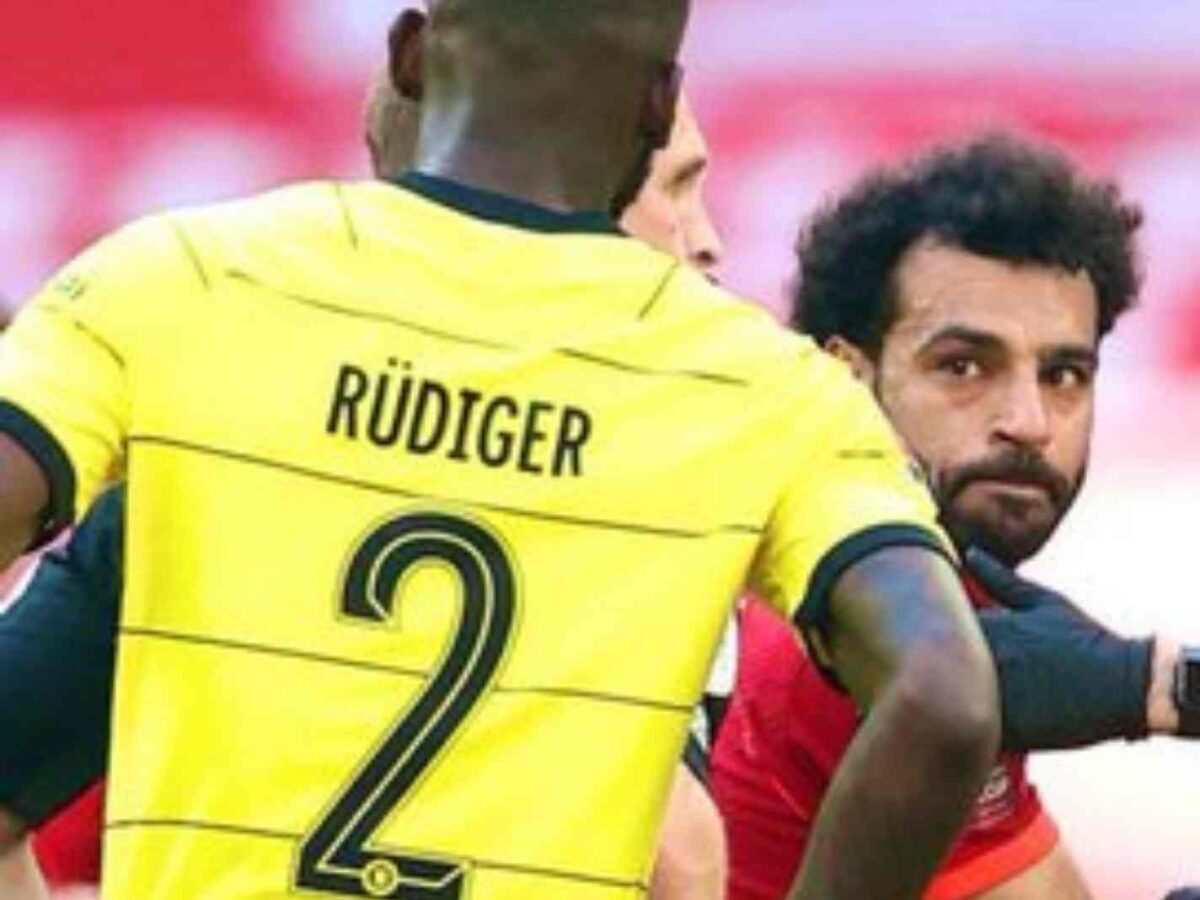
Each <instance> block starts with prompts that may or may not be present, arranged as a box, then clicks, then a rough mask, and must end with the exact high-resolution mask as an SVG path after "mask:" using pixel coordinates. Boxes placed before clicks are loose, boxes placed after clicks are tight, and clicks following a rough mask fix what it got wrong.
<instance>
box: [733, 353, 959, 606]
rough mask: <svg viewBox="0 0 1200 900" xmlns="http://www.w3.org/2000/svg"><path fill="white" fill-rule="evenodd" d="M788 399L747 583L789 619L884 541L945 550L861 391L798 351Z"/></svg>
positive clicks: (914, 472) (888, 433) (898, 452)
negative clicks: (775, 492)
mask: <svg viewBox="0 0 1200 900" xmlns="http://www.w3.org/2000/svg"><path fill="white" fill-rule="evenodd" d="M804 365H805V368H804V370H803V372H802V381H803V383H804V387H803V389H801V391H800V392H799V393H798V394H796V395H795V397H794V399H793V400H792V401H790V403H789V405H790V407H791V408H790V412H789V413H788V418H789V419H790V423H789V427H790V429H791V430H790V431H788V432H785V433H784V436H783V439H782V440H781V447H783V448H786V451H785V452H786V453H787V454H788V456H787V458H785V460H784V464H785V466H788V467H789V471H790V472H791V473H792V474H791V477H790V480H788V481H787V482H786V483H785V484H784V486H783V488H782V490H781V491H780V494H779V496H778V499H777V501H776V504H775V508H774V511H773V513H772V515H771V518H770V520H769V522H768V524H767V532H766V535H765V537H764V541H763V543H762V546H761V548H760V550H759V554H758V557H757V559H756V561H755V565H754V568H753V570H752V573H751V582H750V583H751V588H752V589H753V590H754V591H755V592H756V593H757V594H758V595H759V596H761V597H763V598H764V599H766V600H767V601H768V602H769V603H770V604H771V605H772V606H774V607H775V608H776V609H777V610H778V611H779V612H781V613H783V614H785V615H787V616H789V617H791V618H792V619H793V620H794V621H796V622H797V624H799V625H802V626H804V627H805V628H811V627H813V626H814V625H818V624H820V622H821V621H822V619H823V617H824V615H825V613H826V609H825V604H826V601H827V595H828V593H829V590H830V588H831V587H832V585H833V583H834V582H835V581H836V580H837V578H838V577H839V576H840V575H841V574H842V572H844V571H845V570H846V569H847V568H849V567H850V566H852V565H853V564H854V563H855V562H857V561H858V560H860V559H862V558H863V557H864V556H867V555H868V554H870V553H872V552H874V551H876V550H878V549H881V548H883V547H886V546H897V545H916V546H926V547H929V548H930V549H934V550H936V551H938V552H942V553H951V552H952V551H951V550H950V543H949V540H948V539H947V538H946V537H945V536H944V535H943V534H942V532H941V530H940V528H939V527H938V525H937V518H936V508H935V506H934V504H933V501H932V498H931V497H930V496H929V492H928V490H927V488H926V486H925V483H924V480H923V478H922V476H921V474H920V471H919V469H918V468H917V467H916V465H915V464H914V463H912V462H910V460H909V459H908V457H907V455H906V454H905V452H904V451H903V450H902V449H901V446H900V443H899V439H898V438H897V437H896V435H895V432H894V431H893V430H892V427H891V425H890V424H889V423H888V421H887V419H886V418H885V417H884V415H883V413H882V412H881V411H880V410H879V408H878V406H877V405H876V403H875V401H874V399H873V398H872V397H871V395H870V392H869V391H868V390H867V389H866V388H865V387H864V386H862V385H861V384H859V382H857V381H856V380H855V379H854V378H853V376H852V375H851V374H850V372H849V370H848V369H846V368H845V367H844V366H843V365H842V363H840V362H839V361H837V360H835V359H833V358H832V357H829V356H827V355H826V354H824V353H819V352H818V353H814V354H813V355H812V356H811V357H808V358H806V359H805V360H804Z"/></svg>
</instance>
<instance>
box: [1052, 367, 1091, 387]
mask: <svg viewBox="0 0 1200 900" xmlns="http://www.w3.org/2000/svg"><path fill="white" fill-rule="evenodd" d="M1094 378H1095V375H1094V373H1093V372H1092V370H1091V368H1089V367H1088V366H1084V365H1081V364H1078V363H1064V364H1060V365H1054V366H1050V367H1048V368H1047V369H1046V371H1045V372H1043V373H1042V380H1043V381H1044V382H1045V383H1046V384H1048V385H1050V386H1051V387H1053V388H1058V389H1060V390H1078V389H1080V388H1086V387H1088V386H1089V385H1091V383H1092V381H1093V379H1094Z"/></svg>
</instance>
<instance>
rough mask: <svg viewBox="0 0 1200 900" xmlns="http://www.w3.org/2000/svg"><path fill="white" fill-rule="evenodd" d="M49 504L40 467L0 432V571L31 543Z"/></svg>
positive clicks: (48, 495)
mask: <svg viewBox="0 0 1200 900" xmlns="http://www.w3.org/2000/svg"><path fill="white" fill-rule="evenodd" d="M49 502H50V489H49V486H48V485H47V483H46V476H45V474H44V473H43V472H42V469H41V467H40V466H39V465H38V464H37V463H36V462H35V461H34V459H33V457H32V456H30V455H29V452H28V451H27V450H26V449H25V448H24V447H22V446H21V445H20V444H19V443H17V442H16V441H15V440H13V439H12V438H11V437H9V436H8V435H7V434H4V433H2V432H0V569H3V568H5V567H7V566H8V564H9V563H11V562H12V561H13V560H14V559H16V558H17V557H18V556H20V555H21V554H22V553H24V552H25V551H26V550H27V549H28V548H29V546H30V545H31V544H32V543H33V539H34V536H35V535H36V534H37V531H38V525H39V523H40V520H41V517H42V513H43V511H44V510H45V509H46V506H47V504H48V503H49Z"/></svg>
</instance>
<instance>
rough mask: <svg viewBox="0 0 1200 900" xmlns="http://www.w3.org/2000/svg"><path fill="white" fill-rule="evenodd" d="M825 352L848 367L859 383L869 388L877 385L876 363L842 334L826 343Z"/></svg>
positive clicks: (836, 335)
mask: <svg viewBox="0 0 1200 900" xmlns="http://www.w3.org/2000/svg"><path fill="white" fill-rule="evenodd" d="M825 352H827V353H830V354H832V355H833V356H836V357H837V358H838V359H840V360H841V361H842V362H844V363H845V364H846V365H848V366H849V367H850V371H851V372H853V373H854V377H855V378H857V379H858V380H859V381H861V382H863V383H864V384H866V385H868V386H869V385H873V384H874V383H875V363H873V362H872V361H871V358H870V357H869V356H867V354H865V353H864V352H863V351H862V348H861V347H859V346H858V345H857V344H852V343H851V342H850V341H848V340H846V339H845V338H844V337H842V336H841V335H840V334H835V335H834V336H833V337H831V338H830V339H829V340H827V341H826V342H825Z"/></svg>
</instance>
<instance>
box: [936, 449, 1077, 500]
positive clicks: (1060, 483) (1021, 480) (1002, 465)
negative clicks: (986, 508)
mask: <svg viewBox="0 0 1200 900" xmlns="http://www.w3.org/2000/svg"><path fill="white" fill-rule="evenodd" d="M974 481H1009V482H1013V483H1016V484H1028V485H1033V486H1034V487H1040V488H1042V489H1043V490H1045V491H1046V493H1047V494H1048V495H1049V496H1050V500H1051V502H1052V503H1053V504H1054V505H1055V506H1062V505H1063V504H1064V503H1065V502H1067V501H1068V500H1069V499H1070V497H1071V495H1072V492H1073V488H1072V484H1071V480H1070V479H1069V478H1067V477H1066V476H1065V475H1063V474H1062V473H1061V472H1060V471H1058V470H1057V469H1055V468H1054V467H1053V466H1051V465H1050V464H1049V463H1048V462H1046V460H1045V459H1043V458H1042V456H1041V454H1039V453H1037V452H1035V451H1033V450H1028V449H1025V448H1021V447H1014V448H1012V449H1010V450H1005V451H1002V452H1000V453H997V454H996V455H994V456H989V457H987V458H986V459H981V460H978V461H977V462H972V463H967V464H966V465H964V466H961V467H959V468H957V469H954V470H953V471H951V472H948V473H947V475H946V477H945V478H944V479H942V482H943V483H942V484H941V485H939V487H940V488H941V490H940V493H941V494H942V496H943V497H945V498H946V499H947V500H949V499H950V498H952V497H955V496H957V495H958V494H959V493H961V492H962V491H963V490H965V489H966V488H967V486H968V485H970V484H971V483H972V482H974Z"/></svg>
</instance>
